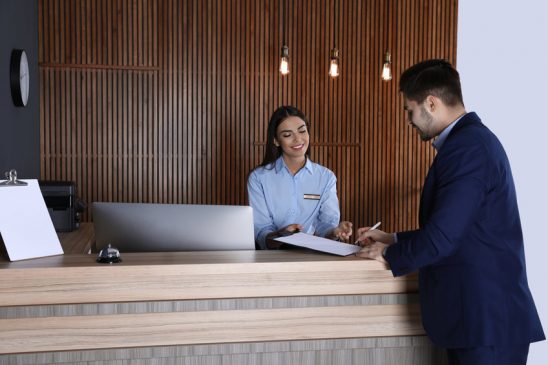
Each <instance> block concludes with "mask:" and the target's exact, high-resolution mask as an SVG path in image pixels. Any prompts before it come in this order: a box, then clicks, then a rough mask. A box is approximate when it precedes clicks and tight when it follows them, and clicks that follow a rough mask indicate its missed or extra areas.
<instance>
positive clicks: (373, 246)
mask: <svg viewBox="0 0 548 365" xmlns="http://www.w3.org/2000/svg"><path fill="white" fill-rule="evenodd" d="M386 247H388V245H387V244H385V243H382V242H374V243H370V244H367V245H365V246H364V247H363V248H362V249H361V250H360V251H359V252H358V253H357V254H356V256H358V257H361V258H364V259H373V260H377V261H379V262H382V263H383V264H387V262H386V260H385V259H384V257H383V256H382V253H383V252H384V249H385V248H386Z"/></svg>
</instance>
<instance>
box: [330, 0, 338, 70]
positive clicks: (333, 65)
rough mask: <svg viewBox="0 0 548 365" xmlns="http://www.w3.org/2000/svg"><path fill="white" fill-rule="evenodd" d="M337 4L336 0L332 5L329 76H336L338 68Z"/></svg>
mask: <svg viewBox="0 0 548 365" xmlns="http://www.w3.org/2000/svg"><path fill="white" fill-rule="evenodd" d="M337 6H338V1H337V2H336V3H335V5H334V6H333V13H334V16H333V48H332V49H331V52H330V53H329V76H331V77H332V78H335V77H338V76H339V73H340V70H339V50H338V49H337Z"/></svg>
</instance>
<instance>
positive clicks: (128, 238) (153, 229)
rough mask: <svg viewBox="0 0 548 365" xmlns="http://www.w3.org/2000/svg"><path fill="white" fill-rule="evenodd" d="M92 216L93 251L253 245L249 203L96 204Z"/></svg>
mask: <svg viewBox="0 0 548 365" xmlns="http://www.w3.org/2000/svg"><path fill="white" fill-rule="evenodd" d="M92 215H93V224H94V227H95V247H94V248H93V250H94V251H95V252H97V251H98V250H101V249H102V248H103V247H105V246H106V245H107V244H111V245H112V246H114V247H116V248H118V249H119V250H120V252H122V253H123V252H168V251H218V250H254V249H255V239H254V233H253V210H252V208H251V207H249V206H233V205H191V204H142V203H103V202H94V203H93V205H92Z"/></svg>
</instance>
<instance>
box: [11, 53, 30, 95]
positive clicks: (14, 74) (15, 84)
mask: <svg viewBox="0 0 548 365" xmlns="http://www.w3.org/2000/svg"><path fill="white" fill-rule="evenodd" d="M10 84H11V97H12V98H13V103H14V104H15V105H16V106H26V105H27V103H28V101H29V62H28V59H27V53H26V52H25V51H24V50H22V49H14V50H13V51H12V52H11V62H10Z"/></svg>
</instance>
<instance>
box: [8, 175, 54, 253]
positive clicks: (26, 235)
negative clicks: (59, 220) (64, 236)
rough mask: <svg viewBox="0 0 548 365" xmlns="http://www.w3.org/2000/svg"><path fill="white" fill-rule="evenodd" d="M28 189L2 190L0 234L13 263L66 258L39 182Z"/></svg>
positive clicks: (34, 182)
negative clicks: (34, 259) (54, 257)
mask: <svg viewBox="0 0 548 365" xmlns="http://www.w3.org/2000/svg"><path fill="white" fill-rule="evenodd" d="M21 181H26V182H27V183H28V185H26V186H1V187H0V234H1V235H2V240H3V241H4V245H5V246H6V251H7V252H8V256H9V259H10V261H17V260H25V259H32V258H36V257H43V256H53V255H62V254H63V248H62V247H61V243H60V242H59V237H58V236H57V233H56V232H55V228H54V227H53V223H52V221H51V217H50V215H49V213H48V208H47V207H46V203H45V202H44V197H43V196H42V192H41V191H40V187H39V186H38V181H37V180H21Z"/></svg>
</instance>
